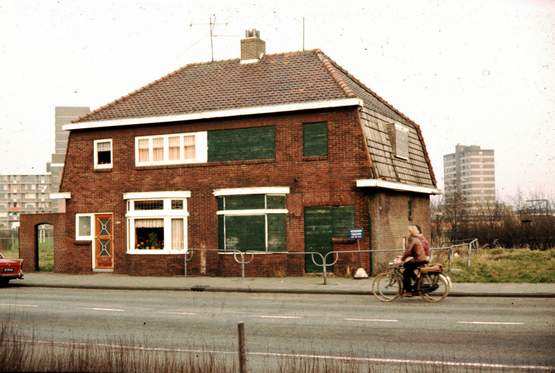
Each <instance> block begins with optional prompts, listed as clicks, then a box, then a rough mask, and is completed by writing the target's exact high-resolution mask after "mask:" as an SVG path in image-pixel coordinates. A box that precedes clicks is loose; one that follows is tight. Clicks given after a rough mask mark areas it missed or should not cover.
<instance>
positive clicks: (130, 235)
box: [123, 191, 191, 255]
mask: <svg viewBox="0 0 555 373" xmlns="http://www.w3.org/2000/svg"><path fill="white" fill-rule="evenodd" d="M190 197H191V192H189V191H173V192H136V193H125V194H124V196H123V198H124V200H126V207H127V213H126V214H125V217H126V218H127V253H128V254H133V255H154V254H185V253H187V251H188V248H189V245H188V241H189V240H188V237H189V236H188V220H189V219H188V218H189V212H188V209H187V202H188V201H187V200H188V198H190ZM148 200H162V201H163V209H161V210H135V201H148ZM172 200H182V201H183V209H181V210H172V208H171V207H172V206H171V205H172ZM136 219H162V220H163V221H164V248H163V249H156V250H144V249H136V248H135V220H136ZM172 219H183V249H173V248H172V247H173V243H172Z"/></svg>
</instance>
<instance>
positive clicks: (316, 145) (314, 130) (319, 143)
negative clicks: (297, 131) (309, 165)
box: [303, 122, 328, 157]
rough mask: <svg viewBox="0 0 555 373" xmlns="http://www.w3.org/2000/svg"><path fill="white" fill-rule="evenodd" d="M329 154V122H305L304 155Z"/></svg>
mask: <svg viewBox="0 0 555 373" xmlns="http://www.w3.org/2000/svg"><path fill="white" fill-rule="evenodd" d="M327 155H328V124H327V123H325V122H324V123H305V124H303V156H305V157H314V156H327Z"/></svg>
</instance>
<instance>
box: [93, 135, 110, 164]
mask: <svg viewBox="0 0 555 373" xmlns="http://www.w3.org/2000/svg"><path fill="white" fill-rule="evenodd" d="M94 168H95V169H109V168H112V139H104V140H95V141H94Z"/></svg>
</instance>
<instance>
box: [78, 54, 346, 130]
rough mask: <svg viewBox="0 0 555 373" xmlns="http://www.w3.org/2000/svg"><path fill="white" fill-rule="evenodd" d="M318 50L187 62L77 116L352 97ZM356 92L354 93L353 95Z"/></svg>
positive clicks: (167, 112)
mask: <svg viewBox="0 0 555 373" xmlns="http://www.w3.org/2000/svg"><path fill="white" fill-rule="evenodd" d="M320 53H321V52H320V51H318V50H312V51H305V52H292V53H281V54H273V55H266V56H264V57H263V58H262V59H261V61H259V62H257V63H251V64H241V63H240V60H239V59H234V60H225V61H215V62H209V63H197V64H190V65H186V66H184V67H182V68H180V69H178V70H176V71H174V72H172V73H170V74H168V75H166V76H164V77H163V78H161V79H158V80H157V81H155V82H153V83H151V84H149V85H147V86H145V87H142V88H140V89H138V90H137V91H135V92H132V93H130V94H128V95H127V96H124V97H121V98H119V99H118V100H116V101H114V102H112V103H110V104H108V105H105V106H103V107H101V108H99V109H97V110H95V111H93V112H92V113H90V114H88V115H85V116H83V117H81V118H79V119H77V120H76V121H75V122H76V123H79V122H85V121H97V120H105V119H121V118H136V117H149V116H166V115H175V114H187V113H195V112H204V111H211V110H225V109H235V108H244V107H251V106H263V105H276V104H290V103H301V102H310V101H324V100H332V99H339V98H345V97H349V96H347V95H346V94H345V92H344V90H343V89H342V88H341V87H340V86H338V84H337V82H336V81H335V80H334V79H333V78H332V76H331V75H330V74H329V72H328V70H327V69H326V67H325V66H324V64H322V62H321V61H320V59H319V58H318V55H319V54H320ZM352 97H354V95H353V96H352Z"/></svg>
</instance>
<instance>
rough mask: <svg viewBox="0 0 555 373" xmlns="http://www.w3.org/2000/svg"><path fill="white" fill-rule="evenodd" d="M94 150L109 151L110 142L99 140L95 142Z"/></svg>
mask: <svg viewBox="0 0 555 373" xmlns="http://www.w3.org/2000/svg"><path fill="white" fill-rule="evenodd" d="M96 151H98V152H109V151H110V142H109V141H106V142H99V143H97V144H96Z"/></svg>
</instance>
